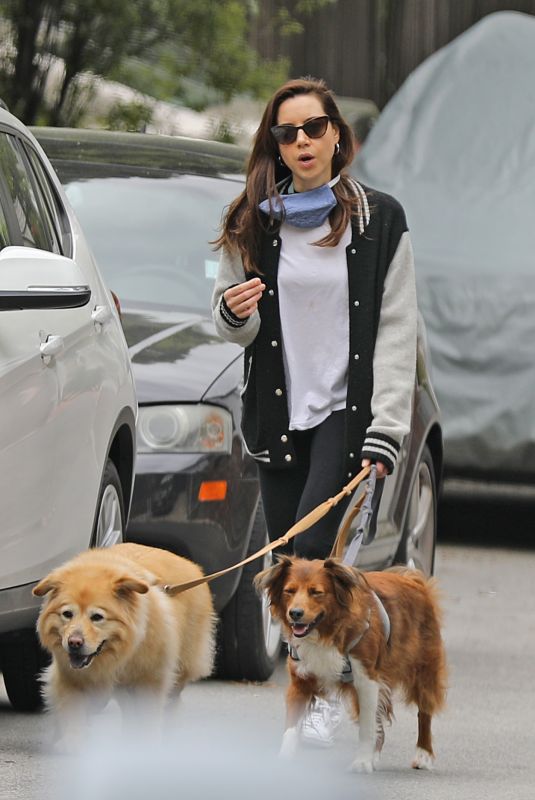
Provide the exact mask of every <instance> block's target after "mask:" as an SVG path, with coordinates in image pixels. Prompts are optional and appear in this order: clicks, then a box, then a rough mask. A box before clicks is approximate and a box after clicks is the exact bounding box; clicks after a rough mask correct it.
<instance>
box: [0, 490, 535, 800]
mask: <svg viewBox="0 0 535 800" xmlns="http://www.w3.org/2000/svg"><path fill="white" fill-rule="evenodd" d="M532 520H533V508H532V507H530V506H528V505H525V506H517V507H512V508H505V507H503V506H500V505H495V506H492V505H489V504H487V505H486V506H484V507H476V506H474V505H469V504H466V503H465V504H454V505H450V506H445V507H443V509H442V513H441V526H440V537H439V540H440V544H439V547H438V551H437V563H436V575H437V578H438V580H439V582H440V586H441V589H442V594H443V603H444V610H445V614H444V637H445V641H446V648H447V652H448V658H449V668H450V679H449V685H450V688H449V694H448V707H447V709H446V711H445V712H444V713H443V714H442V715H441V716H440V717H438V718H437V719H436V721H435V724H434V737H435V750H436V754H437V762H436V768H435V770H434V771H433V772H431V773H427V772H417V771H414V770H411V769H410V767H409V763H410V759H411V756H412V753H413V749H414V745H415V739H416V714H415V712H414V710H412V709H411V710H407V709H405V708H404V707H403V706H402V704H401V703H400V702H398V703H397V704H396V709H395V710H396V720H395V721H394V723H393V725H392V727H391V728H390V729H388V730H387V738H386V744H385V748H384V751H383V757H382V760H381V764H380V769H379V771H378V772H376V773H374V774H373V775H370V776H360V775H353V774H349V773H347V772H346V771H345V768H346V766H347V764H349V762H350V761H351V760H352V752H353V749H354V742H355V737H356V734H355V731H354V730H353V728H352V726H351V725H350V723H348V722H346V723H344V724H343V725H342V727H341V729H340V731H339V734H338V737H337V744H336V747H335V748H333V749H331V750H312V749H306V750H303V752H302V753H301V754H300V755H299V757H298V758H297V760H296V762H295V763H294V764H292V765H290V766H289V767H287V766H284V765H281V764H280V762H279V761H278V760H277V758H276V753H277V748H278V744H279V741H280V734H281V729H282V723H283V715H284V701H283V693H284V687H285V683H286V675H285V671H284V664H283V662H282V661H281V664H280V666H279V667H278V669H277V671H276V673H275V674H274V676H273V678H272V680H271V681H269V682H268V683H266V684H259V685H256V684H246V683H243V684H242V683H221V682H217V681H207V682H204V683H202V684H199V685H196V686H192V687H188V688H187V690H186V691H185V692H184V695H183V698H182V701H181V708H180V709H179V712H178V716H177V720H178V722H177V726H176V729H174V730H172V731H170V732H169V734H168V737H167V738H166V740H165V741H164V743H163V744H160V743H156V742H151V741H149V742H147V741H142V733H143V726H142V724H141V725H140V726H139V728H138V729H137V730H134V731H131V732H130V734H131V735H129V736H128V737H127V738H125V735H124V734H123V733H122V732H121V727H120V725H119V718H118V713H117V709H116V708H114V707H113V706H111V707H109V708H108V709H107V710H106V711H105V712H104V713H103V714H102V715H100V717H99V718H97V719H96V720H95V721H94V723H93V726H92V730H91V735H92V741H93V745H92V746H91V747H89V748H88V750H87V752H86V753H85V754H84V758H82V759H73V758H68V757H59V756H56V755H53V754H52V753H51V752H50V741H51V728H50V720H49V718H48V717H47V716H46V715H22V714H15V713H14V712H12V711H11V710H10V708H9V706H8V704H7V700H6V699H5V695H4V694H3V692H2V691H0V800H8V798H9V800H34V798H35V800H37V798H39V800H48V798H53V799H54V800H66V798H67V797H69V800H71V798H72V797H73V796H75V797H76V800H89V798H91V800H97V798H98V800H123V798H125V800H126V798H128V800H137V798H139V800H141V798H143V800H168V798H169V800H171V798H173V800H176V798H181V800H182V799H184V800H190V798H191V799H193V798H199V800H208V798H218V799H219V798H221V800H223V799H226V798H229V800H231V799H232V800H241V798H244V799H245V798H247V800H251V798H252V800H263V799H264V798H266V800H267V798H270V800H271V798H273V797H280V796H289V797H291V798H292V800H294V798H295V800H299V799H300V798H306V800H312V799H314V800H315V798H318V800H319V798H322V800H325V798H328V800H338V799H339V798H340V800H345V799H346V798H356V797H359V798H362V799H363V800H364V799H365V800H368V798H370V800H375V799H377V800H379V799H380V800H384V799H385V798H386V799H388V800H390V798H392V800H393V799H394V798H395V800H424V798H425V800H428V799H429V798H431V799H432V800H452V798H455V800H533V799H534V798H535V766H534V763H533V756H534V754H535V723H534V719H535V689H534V682H533V664H534V663H535V592H534V591H533V583H534V576H535V545H534V544H533V521H532Z"/></svg>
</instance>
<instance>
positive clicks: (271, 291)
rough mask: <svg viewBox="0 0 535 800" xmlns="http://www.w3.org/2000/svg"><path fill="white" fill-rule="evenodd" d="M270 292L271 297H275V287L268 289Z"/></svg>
mask: <svg viewBox="0 0 535 800" xmlns="http://www.w3.org/2000/svg"><path fill="white" fill-rule="evenodd" d="M268 294H269V295H271V297H273V295H274V294H275V292H274V291H273V289H268Z"/></svg>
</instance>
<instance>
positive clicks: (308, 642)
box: [292, 637, 345, 689]
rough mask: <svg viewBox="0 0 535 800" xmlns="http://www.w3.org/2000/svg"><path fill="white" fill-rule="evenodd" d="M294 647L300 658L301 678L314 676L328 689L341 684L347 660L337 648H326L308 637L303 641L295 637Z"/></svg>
mask: <svg viewBox="0 0 535 800" xmlns="http://www.w3.org/2000/svg"><path fill="white" fill-rule="evenodd" d="M292 646H293V648H294V649H295V652H296V653H297V656H298V658H299V660H298V661H297V662H296V667H297V669H296V671H297V674H298V675H299V677H301V678H305V677H307V676H308V675H313V676H314V677H315V678H317V680H318V681H319V683H320V684H321V685H322V686H323V687H324V688H326V689H327V688H329V687H331V686H332V685H334V684H338V683H339V681H340V675H341V674H342V670H343V668H344V661H345V659H344V656H343V655H342V654H341V653H340V652H339V651H338V650H337V649H336V647H329V646H326V645H325V644H321V643H319V642H317V641H314V640H313V639H310V638H308V637H307V639H303V640H296V639H295V637H294V638H293V641H292Z"/></svg>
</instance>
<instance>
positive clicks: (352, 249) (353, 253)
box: [351, 247, 357, 255]
mask: <svg viewBox="0 0 535 800" xmlns="http://www.w3.org/2000/svg"><path fill="white" fill-rule="evenodd" d="M356 252H357V251H356V250H355V248H354V247H352V248H351V254H352V255H355V253H356Z"/></svg>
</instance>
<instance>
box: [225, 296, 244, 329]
mask: <svg viewBox="0 0 535 800" xmlns="http://www.w3.org/2000/svg"><path fill="white" fill-rule="evenodd" d="M219 313H220V314H221V316H222V317H223V319H224V320H225V322H226V323H227V325H230V326H231V327H232V328H243V326H244V325H245V323H246V322H247V317H246V318H245V319H240V318H239V317H237V316H236V314H234V313H233V312H232V311H231V310H230V308H229V307H228V306H227V304H226V303H225V298H224V297H223V295H221V302H220V303H219Z"/></svg>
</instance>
